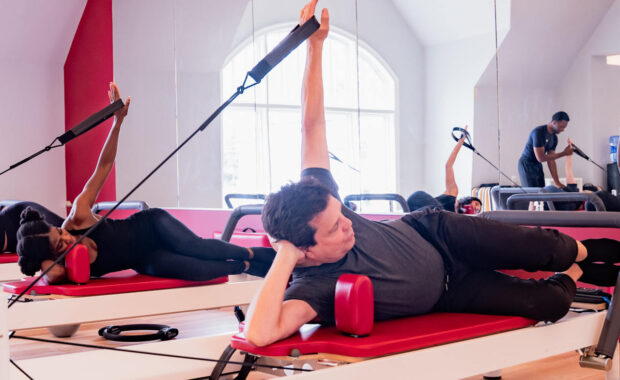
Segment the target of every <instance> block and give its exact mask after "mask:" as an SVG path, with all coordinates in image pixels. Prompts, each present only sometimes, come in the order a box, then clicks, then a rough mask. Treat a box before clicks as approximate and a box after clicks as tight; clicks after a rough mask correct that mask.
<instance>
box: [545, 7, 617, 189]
mask: <svg viewBox="0 0 620 380" xmlns="http://www.w3.org/2000/svg"><path fill="white" fill-rule="evenodd" d="M607 54H620V2H618V1H614V3H613V4H612V6H611V7H610V8H609V10H608V11H607V13H606V15H605V17H604V18H603V20H602V21H601V23H600V24H599V25H598V27H597V28H596V30H595V31H594V33H593V34H592V36H591V37H590V39H589V40H588V42H587V43H586V44H585V45H584V46H583V48H582V49H581V50H580V52H579V54H578V55H577V57H576V58H575V60H574V62H573V64H572V66H571V68H570V70H569V72H568V73H567V75H566V76H565V77H564V79H563V81H562V85H561V86H560V87H559V88H558V91H557V97H558V101H559V102H561V103H564V104H566V105H567V108H568V107H570V111H569V115H570V117H571V122H570V124H569V127H572V128H574V131H572V130H571V131H570V136H571V138H572V139H574V140H575V142H576V143H577V144H579V147H580V148H582V149H583V150H584V151H585V152H586V153H588V154H589V155H590V157H591V158H592V159H593V160H594V161H596V162H597V163H598V164H599V165H602V166H605V164H606V163H607V161H608V160H609V136H610V135H616V134H620V109H619V108H618V104H620V92H619V91H620V90H619V88H620V67H616V66H608V65H606V64H605V62H604V56H605V55H607ZM573 162H574V172H575V175H576V176H581V177H583V178H584V182H592V183H594V184H598V185H603V186H605V185H606V178H605V175H604V173H603V171H601V170H600V169H598V168H597V167H596V166H594V165H593V164H591V163H589V162H587V161H585V160H583V159H581V158H578V157H577V158H575V159H574V160H573Z"/></svg>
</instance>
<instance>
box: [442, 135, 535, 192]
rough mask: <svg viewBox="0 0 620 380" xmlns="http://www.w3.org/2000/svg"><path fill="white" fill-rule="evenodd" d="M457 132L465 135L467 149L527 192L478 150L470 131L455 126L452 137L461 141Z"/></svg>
mask: <svg viewBox="0 0 620 380" xmlns="http://www.w3.org/2000/svg"><path fill="white" fill-rule="evenodd" d="M455 132H461V136H465V141H463V146H464V147H465V148H467V149H470V150H471V151H472V152H474V153H476V154H477V155H478V157H480V158H482V159H483V160H485V161H486V162H488V163H489V165H491V166H493V167H494V168H495V169H497V171H498V173H500V174H501V175H503V176H504V177H506V179H507V180H509V181H510V182H512V183H513V184H514V185H515V186H517V187H519V188H520V189H521V190H523V192H526V191H525V189H524V188H523V187H522V186H521V185H519V184H518V183H516V182H515V181H513V180H512V179H511V178H510V177H508V176H507V175H506V174H504V172H502V171H501V169H500V168H498V167H497V166H495V164H493V163H492V162H491V161H489V160H488V159H487V158H486V157H484V156H483V155H482V153H480V152H478V150H477V149H476V147H474V145H473V143H472V142H471V135H470V134H469V132H468V131H467V130H466V129H465V128H461V127H454V128H452V138H453V139H454V140H455V141H459V140H460V139H461V137H459V136H457V135H455V134H454V133H455Z"/></svg>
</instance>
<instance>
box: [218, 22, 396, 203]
mask: <svg viewBox="0 0 620 380" xmlns="http://www.w3.org/2000/svg"><path fill="white" fill-rule="evenodd" d="M289 30H290V28H289V27H282V26H280V27H274V28H270V29H267V30H264V31H262V32H261V33H257V34H256V35H255V37H254V43H252V39H250V40H249V41H247V42H246V43H245V44H243V45H242V46H241V47H240V48H239V49H238V50H236V52H234V53H233V54H232V55H231V57H230V58H229V59H228V60H227V62H226V64H225V66H224V68H223V70H222V88H223V91H222V92H223V96H226V97H227V95H226V94H227V93H228V92H231V91H229V90H233V89H234V88H235V87H236V86H237V85H238V83H239V81H240V80H242V79H243V77H244V76H245V73H246V72H247V70H249V69H250V68H251V67H252V66H253V65H254V64H255V63H256V62H257V60H258V59H260V58H262V57H263V56H264V55H265V54H266V53H267V52H268V51H270V50H271V49H272V48H273V47H274V46H275V45H276V44H277V43H278V42H279V41H280V40H281V39H282V38H283V37H284V36H285V35H286V34H287V33H288V32H289ZM356 50H357V46H356V40H355V38H354V37H350V36H349V35H347V34H345V33H344V32H342V31H339V30H338V29H336V30H334V28H332V30H330V34H329V38H328V39H327V41H326V42H325V46H324V49H323V81H324V91H325V117H326V122H327V141H328V148H329V151H330V152H331V153H333V154H334V155H335V156H336V157H338V158H339V159H340V160H342V161H343V162H344V163H346V164H343V163H340V162H337V161H334V160H332V161H331V169H332V173H333V175H334V177H335V179H336V181H337V182H338V185H339V187H340V194H341V195H342V196H343V197H344V196H345V195H347V194H351V193H379V192H381V193H385V192H395V190H396V163H395V160H396V140H395V131H394V124H395V108H396V83H395V80H394V76H393V75H392V74H391V73H390V70H389V69H388V67H387V66H386V65H385V64H384V63H382V61H381V59H380V58H379V57H378V56H377V54H376V53H374V52H371V51H370V49H368V48H365V47H364V46H362V45H361V44H360V46H359V52H356ZM357 54H359V67H358V62H357V59H356V56H357ZM305 60H306V50H305V48H303V46H302V47H300V48H298V49H297V50H295V51H294V52H293V53H292V54H291V55H290V56H288V57H287V58H286V59H285V60H284V61H283V62H282V63H280V64H279V65H278V66H277V67H276V68H275V69H274V70H273V71H272V72H270V73H269V75H267V77H265V79H263V82H262V83H260V84H259V85H258V86H256V87H254V88H253V89H252V90H248V91H247V92H246V93H245V94H244V95H242V96H240V97H239V98H237V100H236V101H235V102H234V103H233V104H231V105H230V107H228V109H227V110H226V111H225V113H224V114H223V121H222V127H223V130H222V143H223V147H222V152H223V153H222V187H223V188H222V190H223V191H222V193H223V194H228V193H263V194H266V193H269V192H271V191H275V190H277V189H279V187H280V186H282V185H283V184H285V183H287V182H288V181H295V180H297V179H299V172H300V156H301V153H300V146H301V104H300V103H301V100H300V98H301V82H302V79H303V72H304V66H305ZM358 70H359V77H360V81H359V83H360V89H359V96H358V88H357V86H358V85H357V83H358V82H357V72H358ZM352 168H354V169H352ZM357 170H359V172H358V171H357Z"/></svg>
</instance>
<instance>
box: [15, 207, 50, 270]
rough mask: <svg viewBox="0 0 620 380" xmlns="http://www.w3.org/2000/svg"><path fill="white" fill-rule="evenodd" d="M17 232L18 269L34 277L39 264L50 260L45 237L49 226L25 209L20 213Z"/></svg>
mask: <svg viewBox="0 0 620 380" xmlns="http://www.w3.org/2000/svg"><path fill="white" fill-rule="evenodd" d="M19 224H20V226H19V229H18V230H17V254H18V255H19V261H18V262H17V263H18V264H19V269H20V270H21V271H22V273H23V274H25V275H26V276H34V274H35V273H36V272H37V271H38V270H39V269H41V262H43V260H45V259H51V258H52V256H53V255H52V250H51V249H50V240H49V236H48V235H47V234H48V233H49V231H50V228H51V225H50V224H48V223H47V222H46V221H45V218H44V217H43V216H42V215H41V214H40V213H39V212H38V211H37V210H35V209H32V208H30V207H27V208H26V209H25V210H24V211H22V213H21V215H20V221H19Z"/></svg>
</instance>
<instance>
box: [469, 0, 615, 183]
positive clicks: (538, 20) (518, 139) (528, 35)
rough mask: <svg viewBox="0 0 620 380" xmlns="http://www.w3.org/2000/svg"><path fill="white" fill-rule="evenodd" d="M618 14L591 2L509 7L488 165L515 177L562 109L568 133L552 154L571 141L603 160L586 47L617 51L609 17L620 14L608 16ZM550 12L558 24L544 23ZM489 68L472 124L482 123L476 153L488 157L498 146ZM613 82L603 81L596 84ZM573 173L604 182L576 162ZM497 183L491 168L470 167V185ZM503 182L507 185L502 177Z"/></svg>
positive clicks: (478, 163) (554, 0)
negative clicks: (533, 141) (604, 45)
mask: <svg viewBox="0 0 620 380" xmlns="http://www.w3.org/2000/svg"><path fill="white" fill-rule="evenodd" d="M610 6H611V7H610ZM617 7H618V1H614V2H613V3H612V1H609V0H596V1H593V2H591V3H584V2H581V1H576V0H570V1H566V2H564V1H562V0H544V1H537V0H530V1H525V0H524V1H517V2H514V1H513V2H512V18H511V29H510V31H509V33H508V35H507V37H506V39H505V40H504V41H503V43H502V44H501V47H500V51H499V63H500V69H499V75H500V77H499V79H500V115H501V117H500V123H499V125H500V144H499V150H500V151H501V155H499V156H498V155H497V154H496V155H495V157H494V158H493V155H492V154H489V156H487V157H488V158H489V159H490V160H491V161H493V162H495V163H498V162H499V164H500V166H501V169H502V170H503V171H504V172H505V173H506V174H507V175H508V176H510V177H513V178H517V179H518V177H519V176H518V171H517V165H518V159H519V156H520V155H521V152H522V151H523V148H524V147H525V143H526V141H527V137H528V136H529V133H530V131H531V130H532V129H533V128H534V127H536V126H538V125H542V124H545V123H547V122H548V121H550V119H551V116H552V115H553V113H555V112H557V111H559V110H564V111H566V112H568V114H569V116H570V118H571V121H570V123H569V125H568V129H567V130H566V131H565V132H564V133H562V134H560V135H559V136H558V139H559V143H558V147H557V148H556V150H558V151H559V150H561V149H564V147H565V146H566V138H567V137H571V139H573V140H574V141H575V142H576V143H577V144H578V145H579V146H580V147H581V148H583V149H584V150H586V152H592V153H594V152H595V151H596V154H597V155H599V157H600V155H602V154H603V152H602V151H601V150H600V148H601V146H602V143H601V141H602V138H601V137H597V136H598V135H599V134H601V133H607V132H608V130H607V129H605V128H606V127H603V126H602V125H601V124H604V122H595V121H594V120H593V118H592V117H593V116H592V115H593V112H592V107H593V103H594V102H593V99H592V94H593V93H596V94H600V93H601V92H600V90H599V85H597V84H595V83H594V82H593V77H594V76H593V74H592V64H591V60H592V58H591V56H592V55H593V53H592V48H591V47H589V46H593V44H595V43H600V41H607V42H608V45H616V46H617V47H618V48H619V49H620V44H618V42H617V41H618V35H617V34H616V35H614V34H613V32H612V30H615V31H616V33H617V31H618V30H620V28H618V27H617V24H618V20H620V18H618V16H613V14H614V12H615V13H617V12H618V11H617V10H616V11H613V9H615V8H617ZM553 10H557V13H555V15H556V17H552V18H549V14H550V12H552V11H553ZM608 19H609V21H606V20H608ZM597 35H600V37H596V36H597ZM590 36H592V37H591V38H590ZM593 41H595V42H593ZM493 65H494V63H490V64H489V67H488V68H487V71H486V72H485V74H484V75H483V78H482V80H481V83H482V84H483V86H481V87H480V88H479V89H478V97H477V104H476V110H477V111H476V120H477V121H478V120H480V121H484V122H482V123H480V122H477V123H476V126H477V133H476V141H477V143H478V144H477V147H478V149H479V150H480V151H481V152H491V151H492V150H493V149H494V147H495V149H497V147H498V141H497V121H495V122H492V120H493V118H496V117H497V111H496V108H497V97H496V94H495V89H494V88H489V86H488V82H489V77H491V76H492V75H494V74H495V71H494V67H493ZM599 72H600V71H599ZM610 79H611V77H610V78H607V77H601V79H600V82H601V83H605V82H606V81H608V80H610ZM612 83H615V82H613V81H612V82H611V83H610V84H612ZM604 97H605V98H607V99H612V98H613V96H607V95H604ZM607 101H608V100H603V99H601V100H597V101H596V102H595V104H597V105H598V106H599V107H602V106H603V104H605V102H607ZM612 110H613V107H611V106H610V107H608V112H612ZM611 117H612V116H611V115H610V116H606V118H608V119H609V118H611ZM481 128H482V129H481ZM608 135H609V133H607V138H608ZM594 139H597V140H599V143H598V148H596V149H595V147H594V146H593V145H592V144H593V141H594ZM605 140H606V138H605ZM482 148H484V149H482ZM593 157H594V155H593ZM494 159H496V160H497V161H495V160H494ZM603 162H605V161H604V160H603ZM557 165H558V173H559V175H560V177H563V176H564V160H563V159H559V160H557ZM543 167H544V170H545V175H546V176H547V177H550V173H549V171H548V169H547V165H543ZM573 167H574V173H575V176H577V177H583V178H584V181H585V182H594V183H602V182H601V179H602V172H601V171H600V170H599V169H596V168H595V167H593V165H592V164H590V163H587V162H586V161H584V160H582V159H581V158H576V159H574V160H573ZM595 171H598V172H599V173H595ZM497 180H498V173H497V171H496V170H495V169H493V168H492V167H491V166H490V165H488V164H487V163H485V162H483V161H482V160H475V161H474V170H473V181H474V184H476V183H483V182H497ZM500 182H501V183H502V184H509V181H508V180H506V179H503V178H502V179H501V181H500ZM517 182H519V181H517Z"/></svg>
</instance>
